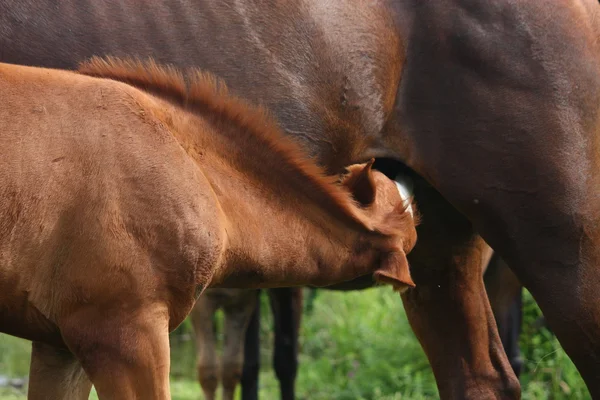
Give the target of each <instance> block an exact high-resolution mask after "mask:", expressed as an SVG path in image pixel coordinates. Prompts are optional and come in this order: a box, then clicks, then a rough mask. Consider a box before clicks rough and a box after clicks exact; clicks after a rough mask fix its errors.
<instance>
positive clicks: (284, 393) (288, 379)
mask: <svg viewBox="0 0 600 400" xmlns="http://www.w3.org/2000/svg"><path fill="white" fill-rule="evenodd" d="M269 299H270V300H271V309H272V310H273V321H274V325H275V346H274V354H273V366H274V368H275V374H276V375H277V379H278V380H279V386H280V388H281V399H282V400H293V399H294V398H295V387H294V386H295V381H296V372H297V370H298V336H299V333H300V319H301V317H302V288H281V289H269Z"/></svg>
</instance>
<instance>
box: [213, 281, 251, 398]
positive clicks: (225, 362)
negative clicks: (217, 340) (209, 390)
mask: <svg viewBox="0 0 600 400" xmlns="http://www.w3.org/2000/svg"><path fill="white" fill-rule="evenodd" d="M256 292H257V291H256V290H239V295H236V296H235V299H234V301H233V302H232V303H230V304H227V305H226V306H225V307H224V311H225V345H224V349H223V358H222V362H221V382H222V384H223V400H233V399H234V395H235V388H236V386H237V385H238V383H239V382H240V378H241V376H242V369H243V366H244V339H245V336H246V329H247V328H248V324H249V322H250V319H251V318H252V314H253V313H254V310H255V308H256V304H257V296H256Z"/></svg>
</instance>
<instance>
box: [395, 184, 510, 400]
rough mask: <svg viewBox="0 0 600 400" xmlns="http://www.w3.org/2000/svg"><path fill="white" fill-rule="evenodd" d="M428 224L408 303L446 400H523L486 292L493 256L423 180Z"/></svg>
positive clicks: (414, 256) (414, 258)
mask: <svg viewBox="0 0 600 400" xmlns="http://www.w3.org/2000/svg"><path fill="white" fill-rule="evenodd" d="M415 197H416V198H417V199H422V200H421V201H420V202H419V203H418V206H419V210H420V211H421V213H422V215H423V218H422V223H421V225H420V226H419V227H418V235H419V236H418V237H419V240H418V242H417V245H416V247H415V248H414V249H413V251H412V252H411V253H410V254H409V261H410V265H411V273H412V275H413V279H414V281H415V283H416V284H417V286H416V287H415V288H414V289H410V290H408V291H406V292H405V293H404V294H403V296H402V299H403V302H404V308H405V309H406V312H407V315H408V318H409V321H410V324H411V326H412V328H413V330H414V332H415V334H416V336H417V338H418V339H419V341H420V342H421V345H422V346H423V349H424V350H425V353H426V354H427V357H428V358H429V361H430V363H431V366H432V368H433V372H434V374H435V377H436V381H437V384H438V389H439V392H440V397H441V398H442V399H461V400H462V399H488V398H498V397H497V395H498V393H503V394H504V396H505V397H506V398H519V381H518V380H517V378H516V377H515V375H514V373H513V371H512V368H511V367H510V364H509V363H508V360H507V359H506V354H505V352H504V349H503V348H502V343H501V342H500V338H499V336H498V332H497V329H496V324H495V321H494V317H493V314H492V310H491V308H490V305H489V301H488V298H487V295H486V292H485V287H484V284H483V265H484V263H485V262H487V261H488V260H487V259H486V257H488V256H489V255H490V253H489V252H490V249H489V247H488V246H487V245H486V243H485V242H484V241H483V240H482V239H481V238H480V237H479V236H477V235H476V234H475V233H474V232H473V229H472V227H471V224H470V223H469V222H468V221H467V220H466V219H465V218H464V217H463V216H462V215H461V214H459V213H458V212H456V211H455V210H454V209H453V208H452V207H451V206H450V204H448V203H447V202H445V201H444V200H443V199H442V198H441V196H440V195H439V194H438V193H437V192H436V191H435V190H433V189H432V188H431V187H430V186H429V185H428V184H426V183H425V182H424V181H423V180H422V179H420V178H416V179H415Z"/></svg>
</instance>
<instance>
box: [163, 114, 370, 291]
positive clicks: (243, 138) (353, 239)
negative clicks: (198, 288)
mask: <svg viewBox="0 0 600 400" xmlns="http://www.w3.org/2000/svg"><path fill="white" fill-rule="evenodd" d="M211 118H212V117H210V116H207V117H206V118H198V119H197V120H196V118H190V117H187V118H184V119H182V120H180V123H181V125H180V126H176V127H175V129H174V131H175V132H192V131H194V134H191V135H190V134H186V135H181V136H180V137H179V138H178V139H179V140H180V141H182V142H183V144H184V146H183V147H184V148H186V150H187V151H188V153H189V154H190V155H191V156H192V157H193V158H194V159H195V160H196V162H197V163H198V165H199V167H200V169H201V170H202V171H203V172H204V173H205V175H206V177H207V179H208V180H209V181H210V183H211V185H212V187H213V190H214V193H215V195H216V197H217V199H218V201H219V204H220V205H221V208H222V210H223V214H224V215H225V216H226V219H227V222H226V225H227V226H226V227H225V229H226V231H227V237H228V243H227V250H226V254H225V257H224V258H223V263H224V265H222V266H221V268H219V271H217V273H216V274H215V276H214V277H213V283H212V284H211V286H226V287H236V286H244V287H248V286H256V287H264V286H265V285H266V284H267V283H268V284H269V285H270V286H294V285H304V284H309V283H312V280H313V279H312V278H313V277H314V276H316V275H317V274H316V273H317V272H318V270H319V269H320V268H323V266H326V268H327V269H328V270H329V271H332V273H333V274H332V275H331V278H332V279H335V276H336V275H335V274H336V273H337V274H338V275H339V273H343V272H342V271H344V269H343V268H342V266H345V265H346V264H348V263H349V262H350V260H352V259H356V256H357V254H356V252H357V249H356V246H355V245H356V244H357V243H359V242H363V243H367V240H363V239H366V238H367V237H369V236H370V235H373V232H372V227H370V226H369V220H368V218H367V217H366V216H365V215H364V213H363V212H362V211H361V210H360V209H359V208H358V207H357V206H355V205H354V203H353V201H352V200H351V199H350V196H349V194H348V193H347V192H346V191H345V190H344V189H342V188H341V187H339V186H337V184H335V183H334V182H333V179H330V178H323V177H322V176H319V175H317V174H320V170H319V169H317V168H316V167H312V164H308V162H307V161H305V160H303V159H301V158H299V156H300V155H299V154H296V153H294V152H290V151H288V150H289V149H286V148H283V149H282V148H280V147H278V146H279V144H278V143H274V142H264V141H263V140H264V138H260V137H259V138H257V137H255V136H253V133H252V132H244V131H241V132H240V126H239V125H237V124H229V123H228V122H227V121H223V120H214V119H211ZM184 125H185V126H184ZM283 140H287V139H283V138H282V141H283ZM284 143H285V142H284ZM303 163H306V164H303ZM358 251H359V252H360V253H361V254H360V257H361V258H362V257H371V254H372V253H373V252H372V251H371V249H370V248H369V246H363V247H362V249H359V250H358ZM363 261H364V263H367V262H368V261H366V260H363ZM344 268H347V266H345V267H344Z"/></svg>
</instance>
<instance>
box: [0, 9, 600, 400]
mask: <svg viewBox="0 0 600 400" xmlns="http://www.w3.org/2000/svg"><path fill="white" fill-rule="evenodd" d="M598 8H599V6H598V3H597V2H596V1H595V0H573V1H561V2H556V1H550V0H540V1H536V2H531V1H526V0H499V1H495V2H491V3H490V2H488V1H483V0H439V1H435V2H424V1H421V0H380V1H370V2H366V1H362V0H344V1H338V2H335V3H332V2H325V1H319V0H296V1H289V2H262V1H250V0H248V1H241V0H237V1H235V0H219V1H217V0H215V1H208V0H206V1H200V0H196V1H194V0H179V1H175V0H163V1H152V2H150V1H147V2H141V1H133V0H129V1H120V2H112V1H106V2H97V1H93V0H78V1H75V0H63V1H60V2H50V1H40V0H35V1H34V0H20V1H14V0H1V1H0V27H2V28H0V61H7V62H16V63H23V64H32V65H44V66H55V67H66V68H73V67H75V66H76V64H77V63H78V62H79V61H81V60H82V59H84V58H87V57H89V56H91V55H94V54H98V55H104V54H113V55H117V56H119V55H137V56H142V57H144V56H154V57H155V58H157V59H158V60H159V61H161V62H170V63H174V64H176V65H178V66H187V65H195V66H200V67H203V68H205V69H208V70H211V71H213V72H215V73H216V74H217V75H219V76H221V77H223V78H224V79H225V80H226V81H227V83H228V84H229V86H230V87H231V88H232V89H233V91H234V92H235V93H237V94H240V95H242V96H245V97H247V98H249V99H250V100H253V101H258V102H261V103H263V104H264V105H265V106H266V107H268V108H269V109H271V111H272V112H273V113H275V115H276V116H277V118H278V120H279V122H280V124H281V125H282V126H283V128H284V129H285V130H286V132H287V133H288V134H290V135H293V136H294V137H295V138H296V139H297V140H299V141H300V142H301V143H302V144H303V145H304V146H305V147H306V148H307V149H309V151H310V152H311V154H312V155H313V156H315V157H316V158H317V159H318V160H319V162H320V163H321V164H322V165H323V166H325V167H326V168H327V169H328V170H330V171H337V170H339V169H340V168H341V167H342V166H343V165H347V164H351V163H353V162H358V161H364V160H366V159H368V158H370V157H378V158H391V159H394V160H397V161H401V162H402V163H404V164H405V165H407V166H408V167H410V168H411V169H412V170H413V171H415V173H417V174H419V175H420V176H421V177H423V178H424V180H419V181H418V182H417V184H416V185H415V197H416V199H417V202H418V204H419V209H420V210H421V212H422V214H423V223H422V225H421V226H420V229H419V232H418V233H419V244H418V245H417V246H416V248H415V249H414V251H413V252H412V253H411V259H410V261H411V265H412V271H413V274H414V277H415V281H416V283H417V286H418V288H417V289H416V290H412V291H410V292H409V293H407V294H405V295H404V296H403V301H404V305H405V308H406V310H407V313H408V316H409V320H410V322H411V325H412V327H413V329H414V330H415V333H416V335H417V336H418V338H419V340H420V341H421V343H422V345H423V347H424V349H425V352H426V353H427V356H428V358H429V360H430V362H431V365H432V368H433V370H434V373H435V376H436V380H437V383H438V388H439V390H440V395H441V397H443V398H460V399H464V398H477V399H481V398H497V397H509V396H510V397H515V398H516V397H518V392H519V384H518V381H517V380H516V377H515V376H514V374H513V372H512V371H511V368H510V366H509V365H508V362H507V360H506V356H505V355H504V352H503V350H502V346H501V343H500V340H499V338H498V334H497V330H496V327H495V326H494V320H493V317H492V312H491V309H490V306H489V303H488V300H487V297H486V295H485V289H484V285H483V280H482V276H481V275H482V274H481V262H482V258H483V253H484V252H485V251H486V245H485V243H484V241H483V239H482V238H481V237H480V236H479V235H478V234H477V233H476V232H479V233H481V235H482V236H483V237H484V238H485V240H486V241H487V242H488V243H489V244H490V245H492V246H493V247H494V249H495V250H496V251H497V252H498V253H499V254H500V255H501V256H502V257H503V258H504V259H506V261H507V262H508V263H509V265H510V266H511V267H512V268H513V269H514V271H515V272H516V273H517V276H518V277H519V279H520V280H521V281H522V282H523V283H524V284H525V286H526V287H528V289H529V290H530V291H531V293H532V294H533V296H534V297H535V298H536V300H537V301H538V303H539V304H540V306H541V308H542V310H543V311H544V313H545V315H546V317H547V319H548V321H549V323H550V326H551V328H552V329H553V330H554V332H555V333H556V334H557V336H558V338H559V340H560V341H561V343H562V345H563V346H564V347H565V350H566V351H567V352H568V354H569V355H570V356H571V358H572V359H573V361H574V362H575V363H576V365H577V367H578V368H579V370H580V372H581V374H582V376H583V378H584V379H585V380H586V383H587V384H588V387H589V389H590V391H591V392H592V395H593V396H594V397H600V368H599V366H600V320H599V319H598V318H596V316H597V315H599V314H600V310H599V308H600V301H598V300H599V299H598V297H599V296H600V294H599V292H598V290H596V288H595V285H594V282H597V281H598V280H599V279H598V278H600V277H599V275H600V270H598V269H597V268H596V266H597V264H598V262H599V261H600V254H599V252H600V246H598V242H599V241H600V231H599V229H600V228H599V227H600V224H599V223H598V216H599V211H598V208H599V207H600V201H598V200H599V199H598V198H599V197H600V185H599V182H598V180H599V179H600V178H599V177H598V176H597V174H594V173H592V172H593V171H596V170H597V169H598V163H599V160H598V155H597V151H598V150H597V149H598V144H597V142H598V139H597V131H598V122H597V121H598V118H597V117H598V104H600V103H599V101H598V100H600V99H599V97H600V82H599V80H598V67H597V65H598V61H599V60H598V54H599V52H598V45H597V36H598V26H597V22H595V21H598V19H596V18H595V15H596V14H597V13H598ZM425 181H426V182H427V183H425Z"/></svg>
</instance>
